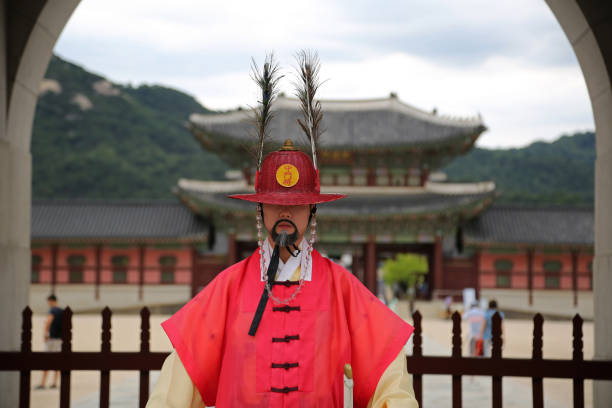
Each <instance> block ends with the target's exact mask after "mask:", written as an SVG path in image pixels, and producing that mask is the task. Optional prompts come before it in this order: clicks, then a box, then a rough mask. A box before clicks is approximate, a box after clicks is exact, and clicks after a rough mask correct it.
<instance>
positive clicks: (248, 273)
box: [162, 251, 413, 408]
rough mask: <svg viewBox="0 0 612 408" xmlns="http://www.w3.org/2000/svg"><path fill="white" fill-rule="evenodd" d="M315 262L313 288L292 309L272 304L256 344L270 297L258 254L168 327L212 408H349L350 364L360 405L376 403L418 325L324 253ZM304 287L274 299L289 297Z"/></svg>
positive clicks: (224, 275)
mask: <svg viewBox="0 0 612 408" xmlns="http://www.w3.org/2000/svg"><path fill="white" fill-rule="evenodd" d="M312 262H313V268H312V281H311V282H304V285H303V287H302V290H301V292H300V293H299V294H298V295H297V297H296V298H295V299H294V300H293V301H292V302H291V303H290V304H289V305H288V306H289V308H287V307H282V306H284V305H275V304H273V302H272V300H269V301H268V304H267V306H266V309H265V311H264V314H263V318H262V320H261V323H260V325H259V328H258V330H257V334H256V335H255V336H254V337H252V336H249V335H248V334H247V333H248V331H249V327H250V325H251V321H252V319H253V316H254V314H255V309H256V308H257V304H258V302H259V299H260V297H261V294H262V291H263V290H264V282H262V281H261V273H260V270H259V269H260V265H259V253H258V251H256V252H255V253H254V254H253V255H251V256H249V257H248V258H247V259H245V260H243V261H241V262H239V263H237V264H235V265H232V266H230V267H229V268H227V269H226V270H224V271H223V272H221V273H220V274H219V275H218V276H217V277H216V278H215V279H214V280H213V281H212V282H211V283H210V284H208V285H207V286H206V287H205V288H204V289H203V290H202V291H201V292H200V293H199V294H198V295H197V296H196V297H195V298H193V299H192V300H191V301H190V302H189V303H187V304H186V305H185V306H184V307H183V308H181V310H179V311H178V312H177V313H176V314H175V315H173V316H172V317H171V318H170V319H168V320H167V321H165V322H164V323H163V324H162V326H163V328H164V330H165V331H166V334H167V335H168V337H169V338H170V341H171V342H172V344H173V346H174V348H175V349H176V351H177V353H178V356H179V357H180V359H181V361H182V363H183V365H184V366H185V369H186V370H187V373H188V374H189V376H190V377H191V380H192V381H193V383H194V385H195V386H196V387H197V388H198V391H199V392H200V395H201V397H202V400H203V401H204V403H205V404H206V405H207V406H212V405H215V406H216V407H217V408H226V407H237V408H238V407H308V408H315V407H321V408H323V407H324V408H327V407H338V408H340V407H342V406H343V367H344V364H346V363H350V364H351V365H352V368H353V376H354V406H355V407H366V406H367V404H368V402H369V400H370V398H371V396H372V395H373V393H374V391H375V389H376V386H377V384H378V380H379V379H380V377H381V375H382V373H383V372H384V371H385V369H386V368H387V366H388V365H389V363H390V362H391V361H393V359H394V358H395V357H396V356H397V355H398V354H399V352H400V350H401V349H402V347H403V346H404V344H405V343H406V342H407V341H408V338H409V337H410V335H411V334H412V331H413V328H412V326H410V325H409V324H407V323H405V322H404V321H403V320H402V319H400V318H399V317H398V316H397V315H396V314H395V313H393V312H392V311H391V310H389V309H388V308H387V307H386V306H385V305H384V304H382V303H381V302H380V301H379V300H378V299H377V298H376V297H375V296H374V295H373V294H372V293H371V292H370V291H369V290H368V289H367V288H366V287H365V286H363V284H362V283H361V282H359V280H358V279H357V278H355V277H354V276H353V275H352V274H351V273H350V272H348V271H347V270H346V269H344V268H342V267H341V266H339V265H337V264H335V263H333V262H331V261H330V260H329V259H327V258H323V257H322V256H321V255H320V254H319V253H318V252H317V251H313V252H312ZM296 288H297V286H288V287H287V286H283V285H275V286H274V287H273V293H274V295H275V296H276V297H280V298H287V297H289V296H290V295H291V293H293V291H294V290H295V289H296ZM279 307H281V308H280V309H279Z"/></svg>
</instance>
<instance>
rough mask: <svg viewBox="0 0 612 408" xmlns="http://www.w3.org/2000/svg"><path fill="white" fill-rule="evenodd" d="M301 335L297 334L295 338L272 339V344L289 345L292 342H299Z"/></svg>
mask: <svg viewBox="0 0 612 408" xmlns="http://www.w3.org/2000/svg"><path fill="white" fill-rule="evenodd" d="M299 339H300V335H299V334H296V335H295V336H289V335H287V336H285V337H272V343H289V342H290V341H291V340H299Z"/></svg>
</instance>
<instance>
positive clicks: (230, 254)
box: [227, 232, 238, 265]
mask: <svg viewBox="0 0 612 408" xmlns="http://www.w3.org/2000/svg"><path fill="white" fill-rule="evenodd" d="M237 258H238V248H237V245H236V233H235V232H230V233H229V234H228V235H227V264H228V265H233V264H235V263H236V260H237Z"/></svg>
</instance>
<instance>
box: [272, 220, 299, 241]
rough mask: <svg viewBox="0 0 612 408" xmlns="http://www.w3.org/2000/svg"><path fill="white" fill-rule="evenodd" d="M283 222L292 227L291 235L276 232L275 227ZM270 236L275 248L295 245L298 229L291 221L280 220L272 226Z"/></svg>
mask: <svg viewBox="0 0 612 408" xmlns="http://www.w3.org/2000/svg"><path fill="white" fill-rule="evenodd" d="M284 222H286V223H287V224H290V225H291V226H292V227H293V232H292V233H291V234H289V233H287V231H281V232H280V233H278V232H277V231H276V227H278V225H279V224H281V223H284ZM270 235H271V236H272V239H273V240H274V243H275V244H276V245H277V246H279V247H288V246H290V245H293V244H295V241H297V238H298V229H297V226H296V225H295V223H294V222H293V221H291V220H288V219H286V218H281V219H280V220H278V221H276V222H275V223H274V226H273V227H272V231H270Z"/></svg>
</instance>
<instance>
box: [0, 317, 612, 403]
mask: <svg viewBox="0 0 612 408" xmlns="http://www.w3.org/2000/svg"><path fill="white" fill-rule="evenodd" d="M111 314H112V313H111V310H110V309H108V308H105V309H104V310H103V311H102V327H101V350H100V351H96V352H81V351H78V352H77V351H72V311H71V310H70V308H66V309H65V310H64V324H63V328H62V330H63V333H62V351H61V352H56V353H53V352H33V351H32V311H31V310H30V308H29V307H28V308H26V309H25V310H24V311H23V325H22V333H21V350H20V351H4V352H0V371H18V372H19V373H20V385H19V393H20V399H19V407H20V408H28V407H29V406H30V390H31V384H30V377H31V372H32V370H60V372H61V384H60V408H68V407H70V375H71V372H72V371H78V370H94V371H100V407H101V408H108V407H109V403H110V372H111V371H112V370H132V371H139V372H140V387H139V397H138V400H139V407H141V408H144V406H145V405H146V402H147V399H148V397H149V372H150V371H152V370H159V369H161V366H162V364H163V361H164V359H165V358H166V357H167V356H168V353H161V352H151V351H150V349H149V339H150V324H149V318H150V312H149V310H148V309H147V308H143V309H142V310H141V312H140V317H141V326H140V351H138V352H116V351H111ZM452 319H453V329H452V355H451V356H450V357H441V356H424V355H423V350H422V341H423V339H422V334H421V333H422V326H421V314H420V313H419V312H418V311H417V312H415V313H414V315H413V324H414V328H415V330H414V334H413V351H412V355H411V356H408V357H407V361H408V371H409V372H410V373H411V374H412V375H413V384H414V391H415V395H416V398H417V400H418V402H419V406H421V407H422V401H423V375H427V374H442V375H450V376H452V407H453V408H461V406H462V398H461V378H462V376H464V375H478V376H487V377H491V378H492V395H493V404H492V405H493V407H494V408H501V407H502V377H508V376H513V377H530V378H531V380H532V393H533V407H534V408H543V407H544V392H543V379H544V378H567V379H572V380H573V395H574V397H573V403H574V407H576V408H581V407H583V406H584V380H585V379H593V380H612V361H596V360H591V361H588V360H584V358H583V351H582V347H583V344H582V318H580V316H579V315H576V316H575V317H574V319H573V343H572V344H573V356H572V359H571V360H553V359H544V358H542V326H543V323H544V319H543V318H542V316H541V315H540V314H537V315H535V317H534V319H533V323H534V325H533V348H532V356H531V358H503V357H502V336H501V317H500V316H499V315H498V314H497V313H496V314H495V315H494V316H493V325H492V334H493V340H492V343H493V348H492V353H491V357H489V358H482V357H479V358H474V357H463V356H462V355H461V315H460V314H459V313H457V312H455V313H454V314H453V317H452ZM568 341H569V340H568ZM611 386H612V384H611Z"/></svg>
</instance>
